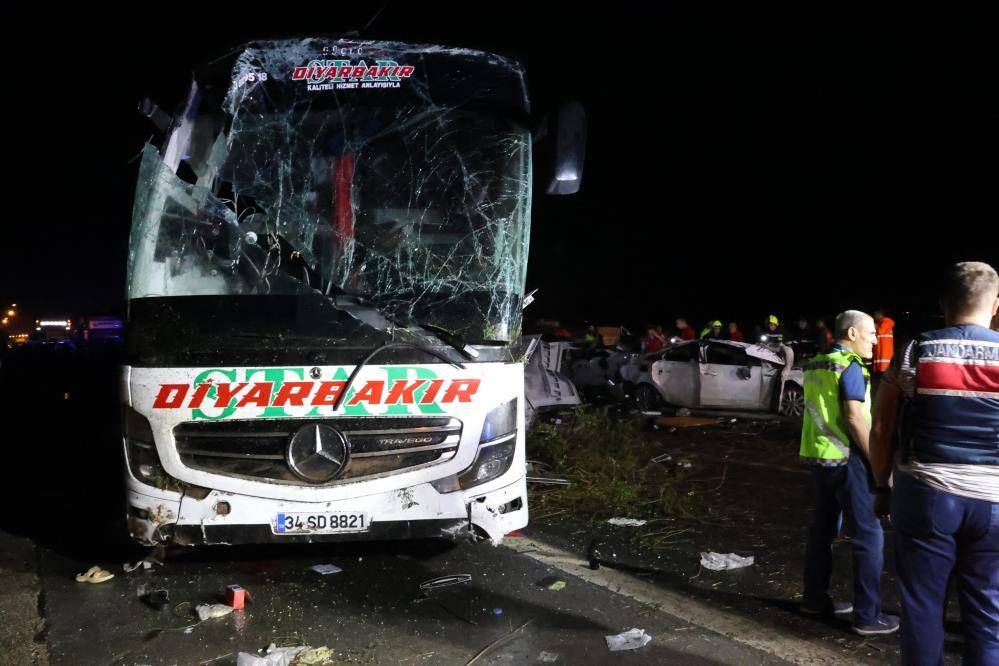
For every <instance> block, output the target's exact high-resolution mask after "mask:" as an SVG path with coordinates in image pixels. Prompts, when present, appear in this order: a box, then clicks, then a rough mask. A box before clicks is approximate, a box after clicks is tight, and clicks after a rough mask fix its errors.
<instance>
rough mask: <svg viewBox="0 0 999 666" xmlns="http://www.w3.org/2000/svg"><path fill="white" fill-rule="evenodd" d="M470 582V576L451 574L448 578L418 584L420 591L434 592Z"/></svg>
mask: <svg viewBox="0 0 999 666" xmlns="http://www.w3.org/2000/svg"><path fill="white" fill-rule="evenodd" d="M471 580H472V575H471V574H452V575H450V576H441V577H439V578H431V579H430V580H425V581H423V582H422V583H420V589H421V590H435V589H437V588H439V587H450V586H451V585H460V584H462V583H468V582H470V581H471Z"/></svg>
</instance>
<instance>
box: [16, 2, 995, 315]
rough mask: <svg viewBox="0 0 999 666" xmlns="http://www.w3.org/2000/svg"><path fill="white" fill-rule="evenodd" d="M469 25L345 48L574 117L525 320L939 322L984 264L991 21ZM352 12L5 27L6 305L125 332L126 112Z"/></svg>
mask: <svg viewBox="0 0 999 666" xmlns="http://www.w3.org/2000/svg"><path fill="white" fill-rule="evenodd" d="M476 4H479V3H466V4H457V3H449V4H438V5H434V8H433V9H430V10H416V9H413V8H412V5H408V4H402V3H388V4H386V5H385V6H384V10H383V11H382V13H381V14H380V15H379V16H378V17H377V18H376V19H375V20H374V22H373V23H372V25H371V27H370V28H369V29H367V30H364V31H362V32H361V37H363V38H371V39H400V40H405V41H416V42H432V43H442V44H448V45H456V46H469V47H476V48H483V49H486V50H493V51H498V52H501V53H504V54H507V55H512V56H515V57H517V58H519V59H520V60H521V61H522V62H523V63H524V64H525V66H526V68H527V73H528V83H529V86H530V90H531V95H532V98H533V102H534V105H535V109H536V110H537V111H543V110H545V109H552V108H554V107H555V105H556V104H557V103H558V101H559V100H563V99H578V100H579V101H581V102H582V103H583V105H584V106H585V108H586V110H587V112H588V114H589V135H588V141H589V146H588V148H589V149H588V154H587V163H586V172H585V176H584V184H583V190H582V192H581V193H580V194H579V195H577V196H575V197H548V196H545V195H544V194H543V193H542V191H541V187H540V186H539V187H537V188H536V195H535V200H534V213H533V230H532V237H531V258H530V268H529V273H528V289H529V290H530V289H534V288H540V291H539V294H538V299H537V301H536V302H535V304H534V305H532V306H531V307H530V309H529V310H528V311H527V314H526V319H527V320H534V319H536V318H537V317H541V316H547V317H560V318H562V319H563V320H569V321H574V322H583V321H584V320H589V321H593V322H595V323H598V324H599V323H607V324H617V323H625V324H629V325H640V324H642V323H644V322H646V321H650V320H655V321H661V322H663V323H667V322H669V321H671V320H672V318H673V317H675V316H676V315H678V314H686V315H687V316H689V317H691V318H693V319H695V320H697V321H698V322H700V321H703V319H704V318H707V317H710V318H715V317H719V318H722V319H731V318H739V319H742V320H747V321H749V320H759V319H762V318H763V317H764V316H765V315H766V314H768V313H769V312H771V311H773V312H776V313H777V314H779V315H781V317H788V318H791V317H794V318H796V317H798V316H799V315H808V316H815V315H819V314H822V315H824V314H826V313H834V312H835V311H838V310H840V309H844V308H846V307H859V308H864V309H873V308H874V307H875V306H877V305H878V304H884V305H885V306H886V307H887V308H888V310H889V312H890V313H892V312H894V313H896V314H897V313H901V312H902V311H903V310H908V309H916V310H920V311H932V309H933V308H934V284H935V276H936V274H937V271H939V269H940V268H941V267H943V266H945V265H946V264H947V263H948V262H952V261H954V260H957V259H978V260H984V261H989V262H990V263H992V264H993V265H996V264H997V263H999V244H997V243H996V219H997V213H999V199H997V191H999V187H997V186H999V165H997V155H999V132H997V130H999V48H996V42H995V38H994V34H993V33H994V30H993V29H992V28H993V27H994V25H995V21H994V18H995V17H994V16H990V17H984V16H970V15H965V16H953V15H950V14H948V13H947V12H946V11H945V10H944V8H943V7H942V6H941V7H940V8H938V9H937V10H936V11H935V12H931V11H927V12H924V13H920V14H918V15H913V14H898V13H896V14H892V15H882V16H875V15H871V14H870V13H868V12H866V11H862V10H860V9H858V8H843V7H841V8H838V9H836V10H835V13H834V14H819V13H815V14H810V15H808V16H802V15H794V16H792V15H790V14H788V13H787V12H786V10H780V9H777V8H776V7H773V6H772V5H756V6H748V5H747V4H745V3H740V4H739V5H738V7H737V8H730V9H725V8H723V7H722V6H721V5H720V4H716V3H710V4H711V5H712V6H711V8H708V7H699V8H698V9H693V10H691V9H686V8H681V7H680V6H674V7H669V8H663V9H655V10H652V9H649V10H645V11H638V10H630V9H629V10H624V9H623V8H624V7H625V3H620V4H619V7H620V8H621V10H620V11H613V9H614V8H613V7H609V6H608V8H605V9H604V10H603V11H597V10H586V11H583V12H580V10H579V9H578V8H574V5H559V6H554V7H552V8H548V9H543V10H542V9H538V8H537V7H533V6H532V5H520V6H518V5H516V4H511V3H505V4H503V5H502V6H499V5H497V6H496V8H494V9H488V10H485V9H472V8H473V7H474V6H475V5H476ZM538 4H540V3H538ZM699 4H700V5H705V4H707V3H699ZM275 6H276V7H279V9H280V11H279V10H277V9H274V8H273V7H275ZM353 6H354V7H357V9H347V8H346V7H347V5H344V4H339V3H309V4H302V5H296V4H294V3H277V4H275V5H261V6H260V7H259V8H254V7H253V6H252V5H250V4H249V3H239V4H222V3H220V4H218V5H217V6H216V8H215V9H214V10H213V13H211V14H200V13H198V12H196V11H195V10H194V9H193V5H181V4H176V3H174V4H158V5H155V6H153V5H150V8H151V9H157V8H159V9H160V10H161V11H159V14H160V15H159V16H144V17H139V16H137V15H134V14H131V13H129V12H130V11H131V10H128V11H125V10H119V9H115V10H113V11H111V10H91V11H87V12H84V11H80V10H77V11H76V12H75V13H73V14H66V13H59V14H57V13H56V12H55V11H54V10H51V11H49V10H45V13H41V12H38V13H27V12H26V10H21V11H17V12H15V11H13V10H9V9H4V10H0V11H2V12H3V13H2V15H0V20H2V23H3V27H2V28H0V30H2V32H3V35H2V39H0V50H2V61H3V72H4V80H3V84H4V85H3V88H4V95H3V116H4V122H3V123H0V132H2V139H0V145H2V146H3V148H4V152H5V159H4V160H3V161H2V169H3V178H2V183H3V201H4V204H5V205H4V209H3V221H2V224H3V234H2V236H0V239H2V240H0V250H2V254H3V261H2V262H0V301H3V302H8V301H15V300H16V301H18V302H19V304H21V305H22V307H24V308H27V312H28V313H30V314H32V315H34V316H52V315H62V314H73V315H82V314H87V313H100V312H120V311H122V310H123V295H124V273H125V257H126V253H125V250H126V246H127V237H128V229H129V224H130V216H131V207H132V197H133V193H134V186H135V177H136V170H137V161H136V160H135V159H134V158H135V157H136V155H137V154H138V152H139V150H140V149H141V146H142V144H143V142H144V141H146V140H147V139H148V138H149V137H150V136H151V135H152V134H153V132H154V129H153V127H152V125H151V124H150V123H149V122H148V121H147V120H146V119H144V118H142V117H141V116H140V115H139V114H138V112H137V111H136V110H135V107H136V103H137V102H138V100H139V99H140V98H142V97H145V96H149V97H151V98H153V99H154V100H156V101H157V102H158V103H159V104H160V105H161V106H163V107H164V108H165V109H172V108H173V107H174V105H175V104H176V103H177V102H178V101H179V99H180V98H181V97H182V96H183V94H184V92H185V90H186V88H187V85H188V83H189V77H190V71H191V69H192V68H194V67H195V66H197V65H199V64H200V63H202V62H204V61H206V60H209V59H211V58H213V57H215V56H218V55H221V54H222V53H225V52H226V51H228V50H229V49H230V48H232V47H234V46H236V45H238V44H239V43H240V42H243V41H247V40H249V39H254V38H263V37H286V36H301V35H309V34H335V33H341V32H346V31H350V30H355V29H361V28H362V27H363V26H364V24H365V23H367V22H368V20H369V19H371V18H372V16H373V15H374V14H375V12H376V11H377V10H378V9H379V7H381V6H382V5H381V4H380V3H373V4H365V5H360V4H359V5H353ZM175 7H176V8H180V7H183V9H176V10H175V9H174V8H175ZM518 7H519V8H518ZM174 12H176V14H175V15H174V16H173V17H170V15H171V13H174ZM181 12H183V13H181Z"/></svg>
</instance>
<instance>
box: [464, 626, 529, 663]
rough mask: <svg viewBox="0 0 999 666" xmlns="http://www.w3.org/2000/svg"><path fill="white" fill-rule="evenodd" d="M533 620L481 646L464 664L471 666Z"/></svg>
mask: <svg viewBox="0 0 999 666" xmlns="http://www.w3.org/2000/svg"><path fill="white" fill-rule="evenodd" d="M533 621H534V620H533V619H531V620H528V621H527V622H525V623H524V624H522V625H520V626H519V627H517V628H516V629H514V630H513V631H511V632H510V633H508V634H506V635H505V636H500V637H499V638H497V639H496V640H495V641H493V642H492V643H490V644H489V645H487V646H485V647H484V648H482V649H481V650H479V651H478V652H477V653H476V654H475V656H474V657H472V658H471V659H469V660H468V663H467V664H465V666H472V664H474V663H475V662H477V661H478V660H479V659H481V658H482V657H484V656H485V655H487V654H489V653H490V652H492V651H493V650H495V649H496V648H498V647H499V646H501V645H503V644H505V643H509V642H510V641H511V640H513V639H514V638H516V637H517V635H518V634H520V633H521V632H523V631H524V628H525V627H526V626H527V625H529V624H530V623H531V622H533Z"/></svg>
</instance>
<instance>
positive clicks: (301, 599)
mask: <svg viewBox="0 0 999 666" xmlns="http://www.w3.org/2000/svg"><path fill="white" fill-rule="evenodd" d="M2 539H3V541H4V542H5V545H6V546H12V545H17V546H18V547H21V548H23V547H24V546H25V543H26V542H25V540H18V539H15V538H14V537H11V536H10V535H6V534H5V535H3V537H2ZM514 541H516V540H514ZM33 547H35V548H37V551H36V557H35V562H36V563H37V592H38V598H39V599H40V601H39V602H38V603H37V604H32V603H31V600H30V599H29V600H28V601H27V602H26V603H25V606H24V607H23V608H22V609H21V610H22V611H23V612H22V613H21V614H20V617H21V618H22V619H23V620H25V621H31V617H30V616H31V615H33V614H35V612H36V611H37V615H38V617H37V618H36V619H35V622H36V623H37V622H40V624H41V626H42V627H43V630H42V632H41V633H40V634H38V635H37V636H36V637H37V643H38V644H37V645H36V646H35V648H37V649H35V653H36V655H41V656H40V657H39V658H37V659H36V663H45V661H44V660H45V659H47V663H50V664H67V665H69V664H72V665H77V664H201V663H211V664H235V663H236V659H237V653H238V652H240V651H246V652H256V651H257V650H258V649H260V648H263V647H265V646H266V645H268V644H269V643H271V642H276V643H278V644H279V645H281V644H285V645H294V644H308V645H312V646H328V647H330V648H331V649H332V650H333V657H334V662H333V663H359V664H369V663H370V664H467V663H468V662H469V661H470V660H472V659H473V658H474V657H476V655H478V654H479V653H480V652H482V651H483V650H484V649H486V648H487V647H489V646H491V645H493V644H494V643H496V642H497V641H499V643H498V644H496V645H495V646H494V647H492V648H491V649H489V650H487V651H486V652H485V653H484V654H483V655H482V656H481V657H479V659H478V660H477V661H475V663H477V664H479V663H481V664H523V663H544V662H543V658H544V657H545V656H547V658H548V659H553V658H555V659H556V661H555V662H554V663H562V664H598V663H599V664H603V663H618V662H619V663H632V664H663V663H675V664H780V663H786V662H784V661H782V660H780V659H778V658H775V657H773V656H772V655H768V654H766V653H764V652H762V651H759V650H757V649H754V648H752V647H748V646H746V645H745V644H743V643H741V642H739V641H737V640H733V639H732V638H728V637H724V636H722V635H721V634H719V633H717V632H715V631H711V630H709V629H705V628H703V627H701V626H698V625H696V624H691V623H690V622H687V621H684V620H682V619H680V618H677V617H676V616H674V615H672V614H670V613H668V612H664V611H663V610H662V609H661V608H657V607H656V605H654V604H649V603H643V602H642V601H640V600H636V599H634V598H632V597H631V596H628V595H627V594H618V593H616V592H614V591H612V590H609V589H607V588H606V587H605V586H602V585H600V584H596V583H592V582H586V581H584V580H582V579H581V578H579V577H577V576H574V575H572V574H570V573H567V572H566V571H565V570H563V568H560V567H553V566H549V565H546V564H545V563H543V562H540V561H538V560H537V559H535V558H534V557H532V556H531V555H532V553H526V554H522V553H519V552H517V551H516V550H514V549H511V548H508V547H499V548H497V547H493V546H491V545H488V544H486V543H481V544H461V545H457V546H452V545H448V544H441V543H427V542H420V543H377V544H358V545H349V546H329V545H325V546H308V547H305V546H302V547H300V546H267V547H218V548H206V549H199V550H190V551H181V552H179V553H176V554H171V556H170V557H168V558H167V559H166V562H165V564H164V565H163V566H154V567H153V568H152V569H150V570H144V569H140V570H138V571H135V572H132V573H130V574H129V573H125V572H123V570H122V564H123V563H122V562H118V561H102V562H98V564H101V565H102V566H104V567H106V568H107V569H108V570H110V571H113V572H114V573H115V574H116V575H115V577H114V578H113V579H111V580H110V581H108V582H105V583H102V584H96V585H94V584H82V583H77V582H75V580H74V575H75V574H76V573H78V572H80V571H84V570H86V569H87V568H88V567H89V566H91V565H92V564H94V562H92V561H90V560H81V559H78V558H77V557H74V556H73V555H72V554H69V553H63V552H60V549H58V548H50V547H47V546H41V545H37V546H33ZM5 549H6V548H5ZM27 559H30V557H29V558H27ZM327 563H329V564H335V565H336V566H338V567H340V568H342V569H343V571H342V572H340V573H334V574H329V575H320V574H319V573H317V572H315V571H312V570H310V568H309V567H311V566H313V565H315V564H327ZM457 573H467V574H470V575H471V580H470V582H468V583H464V584H457V585H453V586H451V587H446V588H440V589H437V590H432V591H428V592H427V591H421V589H420V583H421V582H424V581H427V580H429V579H433V578H436V577H438V576H443V575H449V574H457ZM0 575H2V579H0V583H3V585H4V586H5V587H6V584H7V581H9V580H10V578H9V575H10V574H9V572H6V571H5V572H3V574H0ZM548 577H554V578H555V579H557V580H561V581H564V582H565V583H566V585H565V587H564V588H563V589H561V590H551V589H548V588H547V587H546V586H543V585H541V584H539V582H541V581H545V580H546V578H548ZM232 584H239V585H241V586H243V587H244V588H245V589H247V590H249V591H250V593H251V594H252V596H253V602H252V603H251V604H250V605H248V607H247V608H246V609H245V610H242V611H237V612H234V613H232V614H230V615H227V616H225V617H221V618H217V619H211V620H206V621H203V622H199V621H198V620H197V618H196V617H195V616H194V614H193V607H195V606H197V605H199V604H203V603H215V602H219V601H221V600H222V595H223V593H224V589H225V587H226V586H227V585H232ZM29 587H30V586H29ZM143 587H145V588H146V589H166V590H168V591H169V598H170V603H169V605H168V606H167V607H166V608H164V609H162V610H155V609H153V608H151V607H148V606H147V605H145V604H144V603H143V601H142V600H140V598H139V592H140V591H141V588H143ZM22 601H23V600H22ZM10 612H12V613H13V614H15V615H17V614H18V613H17V610H16V609H10ZM633 627H638V628H642V629H645V630H646V632H647V633H649V634H651V635H652V637H653V638H652V641H651V642H650V643H649V644H648V645H646V646H645V647H642V648H640V649H638V650H635V651H633V652H619V653H611V652H610V651H609V650H608V647H607V645H606V642H605V639H604V637H605V636H607V635H612V634H617V633H620V632H622V631H625V630H628V629H631V628H633ZM25 635H27V634H25ZM21 640H22V641H23V640H24V638H23V637H22V638H21ZM8 647H9V646H8ZM542 653H548V655H543V654H542ZM552 655H555V657H553V656H552ZM0 661H3V662H4V663H8V662H6V660H0ZM22 663H23V662H22ZM27 663H30V662H27Z"/></svg>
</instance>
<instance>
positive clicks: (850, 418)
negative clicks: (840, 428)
mask: <svg viewBox="0 0 999 666" xmlns="http://www.w3.org/2000/svg"><path fill="white" fill-rule="evenodd" d="M843 408H844V410H845V411H846V427H847V430H848V431H849V432H850V437H851V439H852V440H853V443H854V444H856V445H857V448H858V449H860V451H861V453H863V454H864V457H865V458H868V459H870V453H869V451H870V447H869V444H868V442H869V438H870V435H871V424H870V423H868V421H867V416H866V415H865V414H864V403H862V402H859V401H857V400H845V401H844V402H843Z"/></svg>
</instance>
